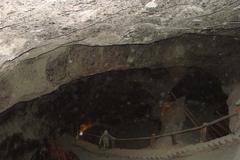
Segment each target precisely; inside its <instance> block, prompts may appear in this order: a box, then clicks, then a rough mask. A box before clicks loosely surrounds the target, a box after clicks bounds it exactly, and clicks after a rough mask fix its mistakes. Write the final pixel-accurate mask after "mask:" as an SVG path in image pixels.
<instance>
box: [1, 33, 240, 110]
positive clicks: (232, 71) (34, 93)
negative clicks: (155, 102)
mask: <svg viewBox="0 0 240 160" xmlns="http://www.w3.org/2000/svg"><path fill="white" fill-rule="evenodd" d="M189 42H191V43H189ZM239 44H240V40H239V39H237V38H233V37H227V36H206V35H195V34H190V35H189V34H187V35H183V36H180V37H176V38H172V39H168V40H163V41H159V42H155V43H151V44H145V45H112V46H85V45H77V44H75V45H73V44H72V45H65V46H61V47H57V48H55V49H52V50H50V51H48V52H43V50H42V49H41V48H40V49H35V50H31V51H30V52H29V53H28V54H29V55H31V56H32V57H29V56H26V57H24V56H22V57H20V58H19V59H16V60H15V61H12V62H9V63H8V65H6V66H5V67H4V68H2V70H1V76H0V90H1V92H0V111H4V110H6V109H7V108H9V107H10V106H12V105H13V104H15V103H17V102H19V101H26V100H30V99H33V98H35V97H38V96H41V95H44V94H47V93H50V92H52V91H54V90H55V89H56V88H58V87H59V86H60V85H62V84H65V83H68V82H70V81H71V80H74V79H77V78H80V77H83V76H89V75H93V74H97V73H101V72H106V71H110V70H120V69H130V68H142V67H164V68H171V67H176V66H179V68H181V69H179V70H178V71H174V74H173V77H172V78H173V79H176V80H177V79H178V77H180V76H179V75H183V74H184V69H182V68H186V67H198V68H202V69H204V70H206V71H208V72H211V73H212V74H213V75H216V76H217V77H218V78H219V79H220V80H221V82H222V84H223V86H226V87H228V86H229V85H231V84H233V83H235V82H237V81H239V80H240V73H239V61H240V56H239V51H240V45H239ZM31 52H32V53H31ZM42 52H43V53H42Z"/></svg>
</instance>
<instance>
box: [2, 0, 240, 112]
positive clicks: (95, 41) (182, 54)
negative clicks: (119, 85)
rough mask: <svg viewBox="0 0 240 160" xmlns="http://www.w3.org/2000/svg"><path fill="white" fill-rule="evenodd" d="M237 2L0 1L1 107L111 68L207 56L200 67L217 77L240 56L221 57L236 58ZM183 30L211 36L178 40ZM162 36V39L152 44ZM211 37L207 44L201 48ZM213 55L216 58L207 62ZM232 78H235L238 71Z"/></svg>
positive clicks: (199, 62) (173, 63)
mask: <svg viewBox="0 0 240 160" xmlns="http://www.w3.org/2000/svg"><path fill="white" fill-rule="evenodd" d="M239 6H240V2H239V1H238V0H235V1H234V0H230V1H229V0H223V1H219V2H216V1H213V0H193V1H185V0H178V1H162V0H155V1H146V0H133V1H127V0H124V1H120V0H118V1H115V0H114V1H113V0H110V1H107V0H81V1H79V0H43V1H39V2H37V1H33V0H24V1H21V2H20V1H10V0H4V1H2V2H1V3H0V8H1V9H2V11H1V18H0V22H1V25H0V35H1V37H0V66H1V70H0V72H1V75H0V84H1V85H0V88H1V90H2V92H1V94H0V98H1V103H0V108H1V110H5V109H7V108H8V107H9V106H11V105H13V104H15V103H16V102H19V101H23V100H29V99H31V98H34V97H37V96H40V95H43V94H46V93H49V92H51V91H53V90H55V89H56V88H57V87H58V86H59V85H61V84H64V83H67V82H69V81H71V80H73V79H76V78H79V77H81V76H88V75H91V74H96V73H101V72H105V71H109V70H117V69H129V68H135V67H136V68H141V67H151V66H154V65H159V66H163V67H171V66H185V67H191V66H193V65H195V66H200V67H203V68H204V66H205V65H202V63H203V61H206V62H204V64H207V63H208V65H206V66H205V69H209V70H212V72H213V71H215V70H214V69H213V67H217V66H218V67H219V69H218V71H217V74H218V75H221V71H223V70H224V68H226V67H227V68H228V66H230V65H231V63H232V64H236V63H237V60H238V58H226V57H227V56H229V55H235V57H238V56H236V55H237V53H238V51H237V48H238V47H237V46H239V36H240V35H239V33H240V29H239V28H240V23H239V20H240V17H239V15H240V14H239V13H240V7H239ZM186 33H194V34H205V35H209V34H210V35H212V36H209V37H208V38H204V37H205V36H200V38H203V39H202V40H200V41H199V36H198V35H196V36H193V37H195V38H189V37H191V36H189V35H188V34H187V36H183V37H185V38H183V39H181V37H182V36H181V35H185V34H186ZM214 35H216V36H214ZM219 35H223V36H224V37H227V38H226V39H229V43H233V44H231V45H230V46H232V47H235V50H234V49H233V48H232V49H230V51H229V52H226V50H225V49H224V47H222V48H221V47H220V45H225V44H226V43H223V42H220V43H218V42H216V41H215V40H214V38H216V37H220V38H219V39H222V38H221V36H219ZM228 36H230V37H228ZM172 37H176V38H172ZM179 37H180V40H183V41H184V42H180V40H179ZM186 37H188V38H189V39H188V40H187V38H186ZM197 37H198V38H197ZM163 39H167V40H166V42H163V41H160V42H156V41H159V40H163ZM217 39H218V38H217ZM194 41H196V42H194ZM204 41H206V42H204ZM217 41H221V40H217ZM169 42H170V43H171V45H169V44H167V43H169ZM189 42H191V43H192V44H190V45H189V44H187V43H189ZM211 42H214V43H212V45H210V49H207V50H205V49H203V47H205V48H206V47H209V46H208V44H209V43H211ZM216 43H218V45H216V46H214V45H215V44H216ZM229 43H227V45H229ZM130 44H132V46H131V45H130ZM142 44H146V45H142ZM166 44H167V45H166ZM164 45H166V46H165V47H163V46H164ZM74 46H75V47H74ZM76 46H78V47H76ZM159 46H160V47H159ZM161 46H162V47H161ZM193 47H195V48H194V49H193ZM214 47H220V48H221V49H216V50H214ZM189 48H190V49H193V51H194V52H195V53H193V52H192V51H190V50H189ZM74 50H75V51H74ZM108 50H109V51H108ZM121 50H122V51H121ZM154 50H155V51H154ZM144 52H145V54H144ZM77 53H79V54H77ZM146 53H147V54H146ZM186 53H187V54H186ZM71 56H73V57H71ZM212 57H215V58H213V59H211V58H212ZM224 57H225V58H226V59H228V62H227V63H223V62H224V61H223V58H224ZM190 60H191V61H192V60H193V61H192V62H190ZM213 60H214V61H215V62H216V63H215V64H214V65H211V64H210V63H211V62H212V61H213ZM236 68H237V66H236V65H233V66H232V67H230V68H228V70H227V72H226V73H227V74H226V75H224V74H223V75H221V77H222V78H223V79H224V80H223V81H225V80H226V79H227V78H226V77H227V76H232V75H234V74H236ZM236 77H237V78H235V81H238V80H239V79H238V73H237V75H236ZM230 81H233V80H232V79H231V80H230ZM228 84H229V83H228Z"/></svg>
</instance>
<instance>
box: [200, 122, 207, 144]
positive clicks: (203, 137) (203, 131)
mask: <svg viewBox="0 0 240 160" xmlns="http://www.w3.org/2000/svg"><path fill="white" fill-rule="evenodd" d="M203 126H204V127H203V128H202V129H201V141H200V142H206V141H207V127H208V124H207V123H203Z"/></svg>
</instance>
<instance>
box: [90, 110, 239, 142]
mask: <svg viewBox="0 0 240 160" xmlns="http://www.w3.org/2000/svg"><path fill="white" fill-rule="evenodd" d="M238 114H239V112H235V113H232V114H229V115H226V116H223V117H221V118H219V119H216V120H213V121H211V122H206V123H203V124H202V125H201V126H197V127H194V128H189V129H185V130H181V131H176V132H171V133H167V134H160V135H155V134H152V136H150V137H136V138H117V137H114V136H112V137H113V139H112V140H113V141H134V140H150V144H151V145H152V144H153V143H155V141H156V139H158V138H162V137H171V140H172V144H173V145H175V144H177V140H176V136H177V135H181V134H185V133H189V132H194V131H200V134H201V140H200V141H201V142H205V141H206V140H207V132H208V127H211V126H212V125H215V124H217V123H219V122H222V121H224V120H227V119H230V118H232V117H234V116H237V115H238ZM86 135H88V136H92V137H95V138H100V136H99V135H94V134H88V133H86Z"/></svg>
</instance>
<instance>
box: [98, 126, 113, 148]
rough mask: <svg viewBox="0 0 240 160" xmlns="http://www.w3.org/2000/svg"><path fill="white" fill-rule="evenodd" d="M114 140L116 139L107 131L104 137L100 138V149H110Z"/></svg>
mask: <svg viewBox="0 0 240 160" xmlns="http://www.w3.org/2000/svg"><path fill="white" fill-rule="evenodd" d="M113 139H114V137H113V136H111V135H110V134H109V133H108V131H107V130H105V131H104V132H103V135H102V136H101V137H100V140H99V147H100V148H101V147H102V148H103V149H104V150H105V149H109V148H110V144H111V145H113Z"/></svg>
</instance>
